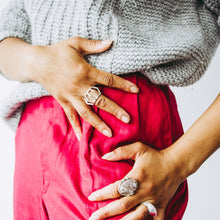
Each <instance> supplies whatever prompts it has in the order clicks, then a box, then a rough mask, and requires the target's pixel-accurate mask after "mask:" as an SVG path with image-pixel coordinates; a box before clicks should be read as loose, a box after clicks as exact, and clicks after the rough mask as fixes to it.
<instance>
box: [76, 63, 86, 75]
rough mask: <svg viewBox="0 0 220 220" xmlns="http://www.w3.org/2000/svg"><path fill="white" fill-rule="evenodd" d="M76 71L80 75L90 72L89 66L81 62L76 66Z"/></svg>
mask: <svg viewBox="0 0 220 220" xmlns="http://www.w3.org/2000/svg"><path fill="white" fill-rule="evenodd" d="M76 72H77V73H78V74H79V75H84V74H86V75H87V74H88V72H89V69H88V66H87V65H86V64H85V63H80V64H78V66H77V68H76Z"/></svg>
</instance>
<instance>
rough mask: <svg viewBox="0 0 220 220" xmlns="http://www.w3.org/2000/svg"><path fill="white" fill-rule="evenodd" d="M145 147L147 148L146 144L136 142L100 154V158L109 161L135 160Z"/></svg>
mask: <svg viewBox="0 0 220 220" xmlns="http://www.w3.org/2000/svg"><path fill="white" fill-rule="evenodd" d="M147 148H149V147H148V146H147V145H144V144H142V143H139V142H137V143H133V144H130V145H126V146H123V147H118V148H117V149H115V150H114V151H112V152H110V153H107V154H105V155H104V156H102V159H104V160H110V161H118V160H128V159H131V160H136V159H137V158H138V156H140V155H141V154H143V153H144V152H145V151H146V150H147Z"/></svg>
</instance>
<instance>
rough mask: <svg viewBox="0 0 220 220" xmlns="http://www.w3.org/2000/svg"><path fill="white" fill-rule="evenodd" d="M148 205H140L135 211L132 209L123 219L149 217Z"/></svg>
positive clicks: (134, 219) (139, 219)
mask: <svg viewBox="0 0 220 220" xmlns="http://www.w3.org/2000/svg"><path fill="white" fill-rule="evenodd" d="M148 216H149V215H148V210H147V207H146V206H144V205H139V206H137V207H136V209H135V210H134V211H131V212H130V213H129V214H128V215H126V216H124V217H123V218H122V219H121V220H144V219H146V218H147V217H148Z"/></svg>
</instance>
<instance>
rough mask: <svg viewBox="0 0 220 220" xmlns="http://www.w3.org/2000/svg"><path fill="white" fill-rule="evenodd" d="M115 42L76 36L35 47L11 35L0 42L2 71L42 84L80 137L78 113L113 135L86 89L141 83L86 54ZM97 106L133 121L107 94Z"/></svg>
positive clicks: (134, 88) (131, 86) (132, 88)
mask: <svg viewBox="0 0 220 220" xmlns="http://www.w3.org/2000/svg"><path fill="white" fill-rule="evenodd" d="M111 44H112V41H109V40H107V41H96V40H87V39H83V38H80V37H74V38H71V39H69V40H66V41H62V42H60V43H57V44H54V45H50V46H32V45H30V44H28V43H26V42H24V41H22V40H20V39H18V38H7V39H5V40H4V41H2V42H1V43H0V70H1V71H2V73H3V74H4V75H5V76H6V77H7V78H9V79H12V80H18V81H22V82H27V81H36V82H39V83H40V84H42V85H43V86H44V88H45V89H46V90H47V91H48V92H49V93H50V94H51V95H52V96H53V97H54V98H55V99H56V100H57V101H58V102H59V103H60V105H61V106H62V107H63V109H64V111H65V113H66V115H67V117H68V119H69V121H70V123H71V125H72V127H73V129H74V132H75V134H76V135H77V137H78V139H80V138H81V136H82V131H81V127H80V123H79V120H78V114H79V115H80V116H81V117H82V118H83V119H85V120H86V121H87V122H89V123H90V124H91V125H92V126H94V127H95V128H96V129H97V130H99V131H100V132H101V133H103V134H104V135H106V136H108V137H111V136H112V131H111V129H110V128H109V127H108V125H107V124H106V123H105V122H103V121H102V120H101V119H100V118H99V117H98V116H97V115H96V114H95V113H94V111H92V110H91V108H90V107H89V106H88V105H87V104H86V103H85V101H84V99H83V97H84V95H85V93H86V91H87V90H88V89H89V88H90V87H91V86H95V85H97V84H99V85H105V86H109V87H114V88H117V89H121V90H123V91H126V92H132V93H137V92H138V88H137V86H136V85H135V84H133V83H131V82H130V81H127V80H125V79H123V78H121V77H119V76H115V75H113V74H110V73H107V72H104V71H101V70H98V69H95V68H94V67H93V66H91V65H90V64H88V63H87V62H86V61H85V59H84V55H86V54H92V53H101V52H104V51H106V50H107V49H109V47H110V46H111ZM12 64H13V65H12ZM95 105H96V106H97V107H99V108H101V109H103V110H105V111H107V112H109V113H111V114H113V115H114V116H115V117H117V118H118V119H119V120H122V121H123V122H125V123H129V121H130V117H129V114H128V113H127V112H126V111H125V110H123V109H122V108H121V107H120V106H119V105H118V104H116V103H115V102H113V101H111V100H110V99H108V98H107V97H105V96H104V95H101V96H100V97H99V98H98V100H97V101H96V103H95ZM77 113H78V114H77Z"/></svg>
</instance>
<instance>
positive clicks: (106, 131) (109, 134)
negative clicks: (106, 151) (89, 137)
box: [102, 130, 112, 137]
mask: <svg viewBox="0 0 220 220" xmlns="http://www.w3.org/2000/svg"><path fill="white" fill-rule="evenodd" d="M102 133H103V134H104V135H105V136H107V137H112V133H111V132H110V131H108V130H103V131H102Z"/></svg>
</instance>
